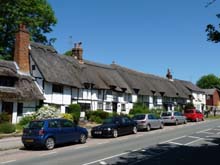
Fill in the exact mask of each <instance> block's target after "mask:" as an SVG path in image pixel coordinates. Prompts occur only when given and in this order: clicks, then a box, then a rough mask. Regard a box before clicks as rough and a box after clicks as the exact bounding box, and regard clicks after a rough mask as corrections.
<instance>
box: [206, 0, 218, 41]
mask: <svg viewBox="0 0 220 165" xmlns="http://www.w3.org/2000/svg"><path fill="white" fill-rule="evenodd" d="M215 1H216V0H212V1H210V2H208V3H207V5H206V7H208V6H210V5H212V4H213V3H214V2H215ZM216 16H217V18H220V14H217V15H216ZM218 28H219V30H218V29H216V27H215V26H214V25H212V24H208V25H207V26H206V32H207V37H208V41H212V42H215V43H218V42H220V24H219V27H218Z"/></svg>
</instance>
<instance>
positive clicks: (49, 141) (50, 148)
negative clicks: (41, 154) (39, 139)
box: [45, 137, 55, 150]
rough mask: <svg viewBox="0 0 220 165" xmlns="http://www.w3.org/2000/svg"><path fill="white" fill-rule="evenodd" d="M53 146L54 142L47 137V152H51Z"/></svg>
mask: <svg viewBox="0 0 220 165" xmlns="http://www.w3.org/2000/svg"><path fill="white" fill-rule="evenodd" d="M54 146H55V141H54V139H53V138H51V137H49V138H47V140H46V142H45V147H46V149H48V150H52V149H53V148H54Z"/></svg>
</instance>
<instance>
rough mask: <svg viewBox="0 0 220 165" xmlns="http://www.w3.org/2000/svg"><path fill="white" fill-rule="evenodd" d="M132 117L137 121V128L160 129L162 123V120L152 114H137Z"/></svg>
mask: <svg viewBox="0 0 220 165" xmlns="http://www.w3.org/2000/svg"><path fill="white" fill-rule="evenodd" d="M132 119H133V120H134V121H136V122H137V128H138V130H143V129H144V130H147V131H150V130H151V129H157V128H161V129H162V128H163V125H164V124H163V120H161V119H160V118H159V117H157V116H155V115H154V114H139V115H135V116H134V117H133V118H132Z"/></svg>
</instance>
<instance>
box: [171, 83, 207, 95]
mask: <svg viewBox="0 0 220 165" xmlns="http://www.w3.org/2000/svg"><path fill="white" fill-rule="evenodd" d="M175 81H179V82H180V83H181V84H182V85H183V86H185V87H186V88H187V89H189V90H190V91H191V92H199V93H204V91H203V90H202V89H201V88H199V87H198V86H196V85H195V84H193V83H192V82H190V81H185V80H175Z"/></svg>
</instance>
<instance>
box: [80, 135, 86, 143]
mask: <svg viewBox="0 0 220 165" xmlns="http://www.w3.org/2000/svg"><path fill="white" fill-rule="evenodd" d="M86 140H87V137H86V135H85V134H81V135H80V138H79V143H81V144H84V143H86Z"/></svg>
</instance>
